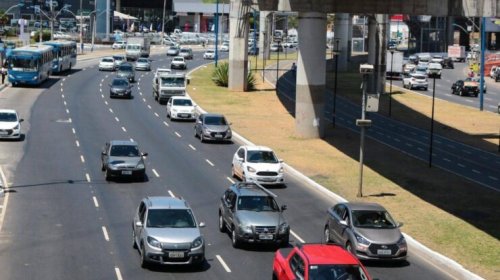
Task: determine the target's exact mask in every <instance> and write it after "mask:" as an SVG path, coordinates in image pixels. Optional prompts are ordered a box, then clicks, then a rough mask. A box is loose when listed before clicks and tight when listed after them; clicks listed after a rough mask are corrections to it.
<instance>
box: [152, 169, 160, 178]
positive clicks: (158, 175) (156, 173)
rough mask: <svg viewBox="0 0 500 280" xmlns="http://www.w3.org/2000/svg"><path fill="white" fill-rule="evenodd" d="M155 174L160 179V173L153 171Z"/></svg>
mask: <svg viewBox="0 0 500 280" xmlns="http://www.w3.org/2000/svg"><path fill="white" fill-rule="evenodd" d="M153 173H154V174H155V176H156V177H158V178H159V177H160V174H158V172H156V170H155V169H153Z"/></svg>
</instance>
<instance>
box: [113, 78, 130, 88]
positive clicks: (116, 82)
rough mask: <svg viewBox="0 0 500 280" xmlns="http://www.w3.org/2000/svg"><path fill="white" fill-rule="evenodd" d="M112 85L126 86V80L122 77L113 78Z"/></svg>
mask: <svg viewBox="0 0 500 280" xmlns="http://www.w3.org/2000/svg"><path fill="white" fill-rule="evenodd" d="M111 85H113V86H128V81H127V80H124V79H116V80H113V83H112V84H111Z"/></svg>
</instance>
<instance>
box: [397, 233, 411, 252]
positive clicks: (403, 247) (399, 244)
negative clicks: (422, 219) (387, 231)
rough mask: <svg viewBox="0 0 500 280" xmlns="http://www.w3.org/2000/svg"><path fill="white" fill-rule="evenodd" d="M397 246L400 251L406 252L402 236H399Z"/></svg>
mask: <svg viewBox="0 0 500 280" xmlns="http://www.w3.org/2000/svg"><path fill="white" fill-rule="evenodd" d="M397 244H398V246H399V249H400V250H402V251H406V250H408V245H406V239H405V237H404V236H403V235H401V237H400V238H399V240H398V243H397Z"/></svg>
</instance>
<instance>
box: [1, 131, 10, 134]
mask: <svg viewBox="0 0 500 280" xmlns="http://www.w3.org/2000/svg"><path fill="white" fill-rule="evenodd" d="M7 134H8V133H7V132H6V131H0V135H7Z"/></svg>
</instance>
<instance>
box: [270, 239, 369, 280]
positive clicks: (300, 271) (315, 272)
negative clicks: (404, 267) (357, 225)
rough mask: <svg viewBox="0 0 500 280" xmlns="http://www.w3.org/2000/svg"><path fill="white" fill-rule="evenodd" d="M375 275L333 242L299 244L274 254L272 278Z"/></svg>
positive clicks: (363, 278)
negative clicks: (370, 273) (369, 272)
mask: <svg viewBox="0 0 500 280" xmlns="http://www.w3.org/2000/svg"><path fill="white" fill-rule="evenodd" d="M292 279H294V280H295V279H303V280H320V279H321V280H322V279H346V280H347V279H352V280H370V279H372V278H371V277H370V275H369V274H368V271H367V270H366V268H365V267H364V266H363V264H362V263H361V262H360V261H359V260H358V259H357V258H356V257H355V256H353V255H352V254H351V253H349V252H348V251H346V250H344V249H343V248H342V247H340V246H338V245H334V244H307V243H306V244H300V245H296V246H294V247H292V248H282V249H278V250H277V251H276V253H275V254H274V261H273V280H292Z"/></svg>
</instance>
